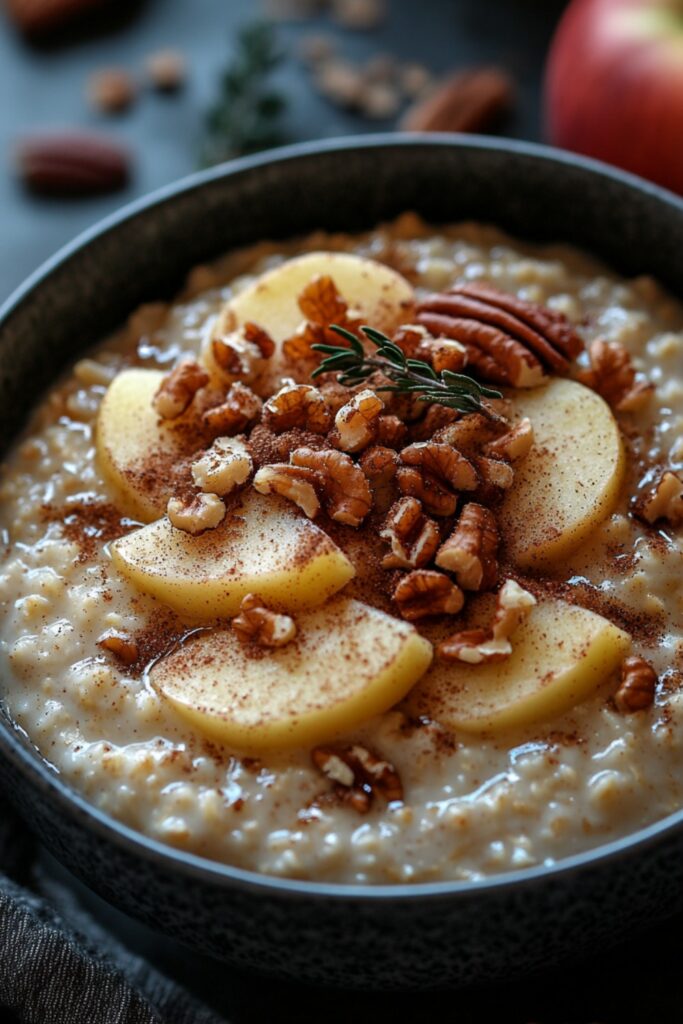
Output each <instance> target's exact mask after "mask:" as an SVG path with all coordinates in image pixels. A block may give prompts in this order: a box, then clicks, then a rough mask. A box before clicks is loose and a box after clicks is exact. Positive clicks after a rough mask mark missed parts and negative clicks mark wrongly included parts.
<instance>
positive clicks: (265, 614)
mask: <svg viewBox="0 0 683 1024" xmlns="http://www.w3.org/2000/svg"><path fill="white" fill-rule="evenodd" d="M231 625H232V628H233V630H234V631H235V633H236V634H237V637H238V639H239V640H241V641H242V643H255V644H258V645H259V646H260V647H284V646H285V645H286V644H288V643H290V642H291V641H292V640H293V639H294V637H295V636H296V623H295V621H294V619H292V618H291V617H290V616H289V615H282V614H279V613H278V612H273V611H271V610H270V609H269V608H266V607H265V605H264V604H263V602H262V600H261V598H260V597H258V596H257V595H256V594H247V595H246V596H245V597H243V598H242V603H241V605H240V613H239V615H237V616H235V618H234V619H233V620H232V623H231Z"/></svg>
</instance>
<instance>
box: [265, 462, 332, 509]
mask: <svg viewBox="0 0 683 1024" xmlns="http://www.w3.org/2000/svg"><path fill="white" fill-rule="evenodd" d="M254 487H255V488H256V490H257V491H258V492H259V494H279V495H280V496H281V497H283V498H287V499H288V500H289V501H293V502H294V504H295V505H298V506H299V508H300V509H301V510H302V512H303V513H304V515H306V516H308V518H309V519H315V517H316V516H317V514H318V512H319V511H320V500H319V498H318V493H317V492H318V490H320V489H322V478H321V476H320V474H319V473H317V472H316V471H315V470H313V469H306V468H305V467H300V466H287V465H285V464H284V463H274V464H273V465H268V466H261V468H260V469H259V470H258V472H257V473H256V476H255V477H254Z"/></svg>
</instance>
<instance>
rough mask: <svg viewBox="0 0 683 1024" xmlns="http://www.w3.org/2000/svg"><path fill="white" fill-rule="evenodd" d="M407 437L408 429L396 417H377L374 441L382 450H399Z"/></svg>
mask: <svg viewBox="0 0 683 1024" xmlns="http://www.w3.org/2000/svg"><path fill="white" fill-rule="evenodd" d="M407 436H408V428H407V427H406V425H405V423H403V422H402V421H401V420H400V419H399V418H398V416H379V417H378V418H377V436H376V437H375V441H376V442H377V444H379V445H382V446H383V447H384V448H401V447H402V446H403V443H404V442H405V439H406V437H407Z"/></svg>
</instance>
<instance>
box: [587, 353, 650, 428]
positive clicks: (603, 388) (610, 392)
mask: <svg viewBox="0 0 683 1024" xmlns="http://www.w3.org/2000/svg"><path fill="white" fill-rule="evenodd" d="M589 355H590V361H591V366H590V369H588V370H583V371H582V372H581V373H579V380H580V381H581V383H582V384H585V385H586V386H587V387H589V388H592V389H593V390H594V391H597V392H598V394H599V395H602V397H603V398H604V399H605V401H606V402H607V404H608V405H609V406H611V407H612V408H613V409H614V410H615V411H616V412H640V410H641V409H643V408H645V406H646V405H647V403H648V401H649V400H650V398H651V396H652V392H653V390H654V386H653V385H652V384H650V382H649V381H647V380H645V379H644V378H643V377H641V378H640V379H638V375H637V373H636V369H635V367H634V366H633V363H632V362H631V356H630V355H629V353H628V352H627V350H626V349H625V348H624V346H623V345H621V344H620V343H619V342H618V341H605V340H604V338H597V339H596V340H595V341H594V342H593V344H592V345H591V346H590V349H589Z"/></svg>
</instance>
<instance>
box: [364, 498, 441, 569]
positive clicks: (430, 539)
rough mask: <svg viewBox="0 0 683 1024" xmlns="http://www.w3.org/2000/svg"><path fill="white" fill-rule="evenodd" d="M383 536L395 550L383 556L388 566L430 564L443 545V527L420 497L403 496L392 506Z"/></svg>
mask: <svg viewBox="0 0 683 1024" xmlns="http://www.w3.org/2000/svg"><path fill="white" fill-rule="evenodd" d="M379 535H380V537H383V538H384V539H385V540H388V541H389V544H390V546H391V552H390V554H388V555H385V556H384V558H383V559H382V567H383V568H384V569H419V568H422V567H423V566H425V565H429V563H430V562H431V560H432V559H433V558H434V555H435V554H436V550H437V548H438V546H439V540H440V536H439V528H438V526H437V525H436V523H435V522H434V520H433V519H430V518H429V517H428V516H426V515H425V514H424V512H423V511H422V503H421V502H420V501H418V500H417V498H408V497H405V498H400V499H399V500H398V501H397V502H396V504H395V505H393V506H392V507H391V509H390V510H389V515H388V516H387V518H386V521H385V523H384V526H383V528H382V529H381V530H380V533H379Z"/></svg>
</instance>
